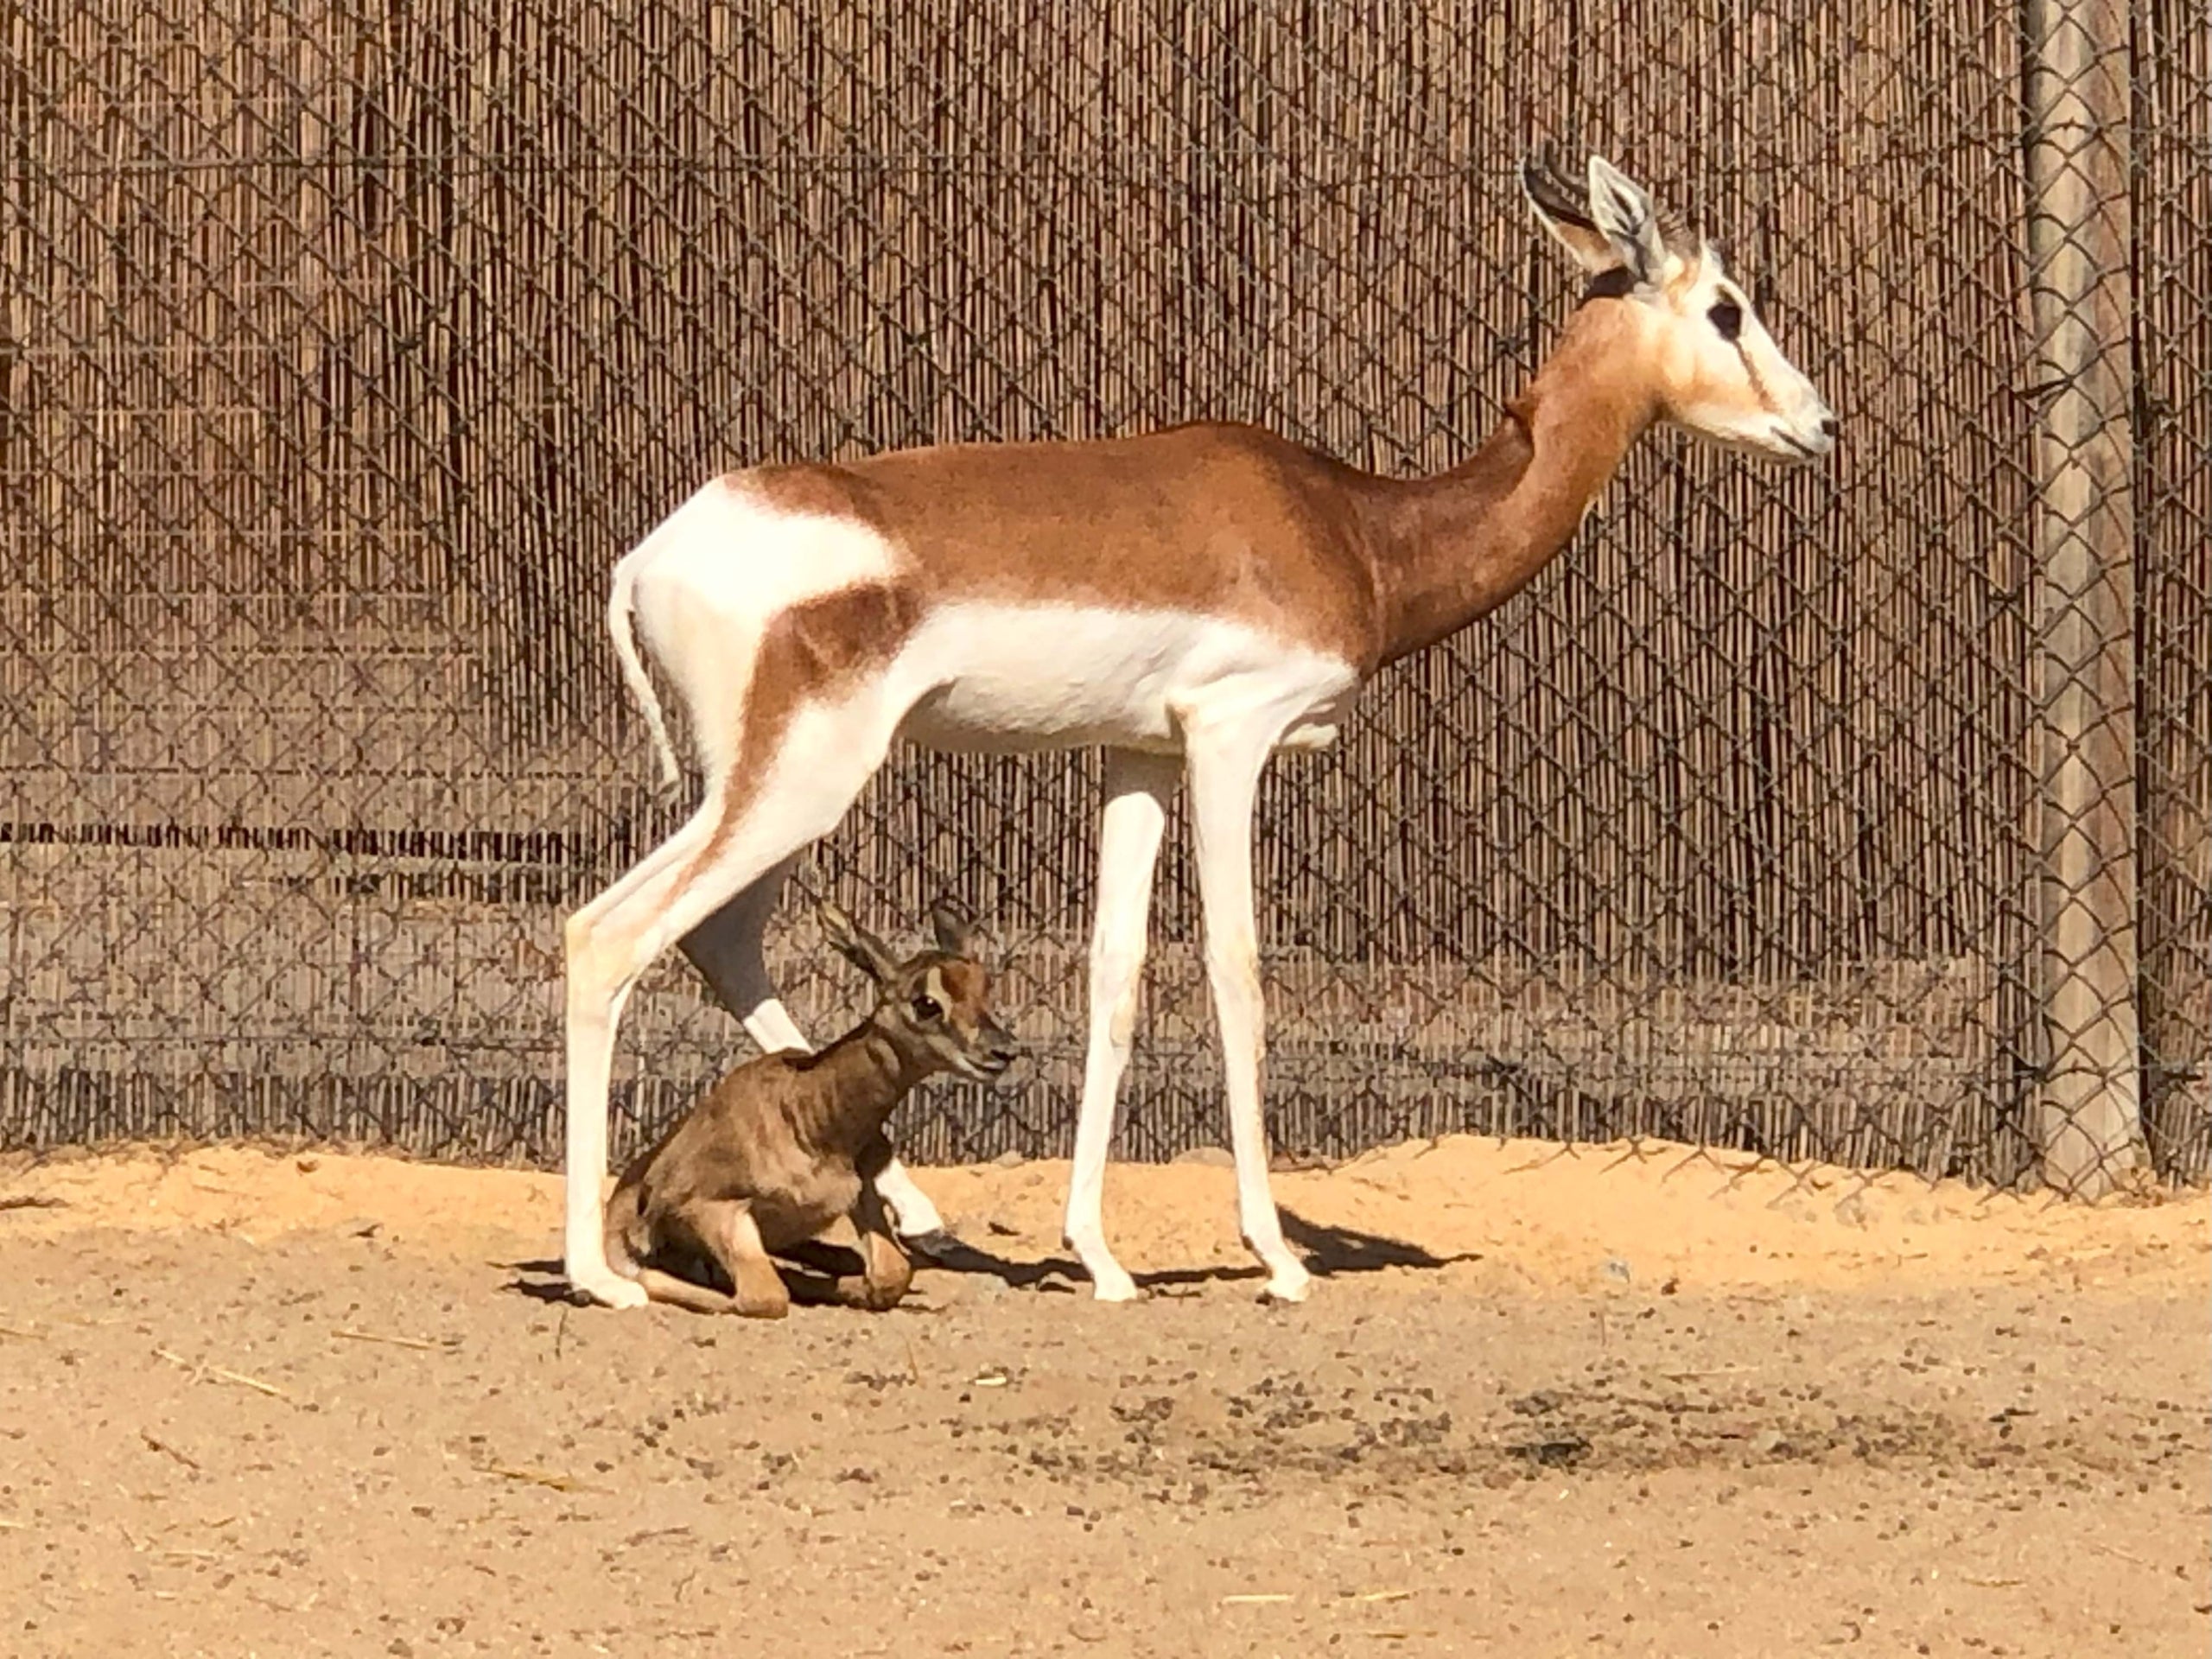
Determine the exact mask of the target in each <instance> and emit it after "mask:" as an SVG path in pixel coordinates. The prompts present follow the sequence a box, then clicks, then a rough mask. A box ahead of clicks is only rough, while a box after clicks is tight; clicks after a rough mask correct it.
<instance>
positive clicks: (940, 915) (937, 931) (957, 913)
mask: <svg viewBox="0 0 2212 1659" xmlns="http://www.w3.org/2000/svg"><path fill="white" fill-rule="evenodd" d="M930 931H931V934H932V935H934V936H935V938H936V939H937V948H938V950H942V951H944V953H945V954H946V955H947V956H950V957H968V958H969V960H970V961H973V960H975V959H976V951H977V950H978V948H979V947H980V946H981V945H982V942H983V931H982V929H981V928H980V927H977V926H976V921H975V918H973V917H971V916H970V915H969V913H968V911H967V907H966V906H963V905H962V904H961V903H960V901H959V900H958V899H938V901H937V903H935V904H934V905H931V906H930Z"/></svg>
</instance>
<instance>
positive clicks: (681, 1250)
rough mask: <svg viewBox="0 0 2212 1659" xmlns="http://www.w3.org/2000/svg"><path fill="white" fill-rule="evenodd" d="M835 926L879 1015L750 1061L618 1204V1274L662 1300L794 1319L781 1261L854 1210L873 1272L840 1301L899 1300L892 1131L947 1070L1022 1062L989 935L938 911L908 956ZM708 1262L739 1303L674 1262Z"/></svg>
mask: <svg viewBox="0 0 2212 1659" xmlns="http://www.w3.org/2000/svg"><path fill="white" fill-rule="evenodd" d="M931 921H932V924H933V925H934V929H935V933H936V939H937V948H936V949H935V950H924V951H922V952H921V953H919V954H918V955H917V956H914V957H909V958H908V959H907V960H906V961H905V962H900V961H899V960H898V959H897V958H896V957H893V955H892V954H891V953H890V952H889V951H888V950H886V949H884V947H883V944H882V943H881V942H880V940H878V939H876V938H874V937H873V936H871V935H869V934H868V933H866V932H863V931H861V929H859V928H857V927H855V926H854V925H853V924H852V922H851V920H850V919H849V918H847V917H846V915H845V914H844V912H842V911H839V910H836V909H835V908H834V907H832V906H823V925H824V927H825V930H826V931H827V933H828V936H829V943H830V944H831V945H832V946H833V947H834V948H835V949H836V950H837V951H839V952H840V953H841V954H842V955H843V956H844V957H847V958H848V959H849V960H850V961H851V962H852V963H854V964H855V966H857V967H858V968H860V969H861V971H862V972H864V973H866V974H867V975H868V977H869V978H870V979H872V980H874V982H875V987H876V1004H875V1007H874V1011H873V1012H872V1013H870V1014H869V1015H868V1018H867V1019H866V1020H863V1021H862V1022H861V1024H860V1025H858V1026H856V1027H854V1028H853V1029H852V1030H851V1031H849V1032H847V1033H845V1034H844V1035H843V1036H842V1037H840V1038H839V1039H837V1040H836V1042H834V1043H832V1044H830V1045H829V1047H827V1048H825V1049H823V1051H822V1052H820V1053H818V1054H809V1053H806V1052H795V1053H794V1052H782V1053H772V1054H763V1055H761V1056H760V1057H759V1058H755V1059H753V1060H751V1061H748V1062H747V1064H745V1065H741V1066H739V1067H738V1068H737V1069H736V1070H735V1071H732V1072H731V1073H730V1074H729V1075H728V1077H724V1078H723V1079H722V1080H721V1082H720V1083H718V1084H715V1087H714V1089H713V1090H711V1091H710V1092H709V1094H708V1096H706V1098H705V1099H704V1100H702V1101H701V1102H700V1103H699V1104H698V1105H697V1106H696V1107H694V1108H693V1109H691V1110H690V1112H689V1113H688V1114H686V1115H685V1116H684V1117H683V1120H682V1121H681V1122H678V1123H677V1125H676V1127H675V1128H672V1129H671V1130H670V1131H669V1132H668V1134H667V1135H664V1136H663V1137H662V1138H661V1140H660V1142H659V1143H658V1145H657V1146H655V1147H652V1150H651V1151H649V1152H646V1153H645V1154H642V1155H640V1156H639V1158H638V1159H637V1160H636V1161H635V1162H633V1163H632V1165H631V1166H630V1167H629V1169H628V1171H627V1172H626V1173H625V1174H624V1175H623V1177H622V1179H621V1181H620V1183H619V1184H618V1185H616V1187H615V1189H614V1196H613V1198H610V1199H609V1200H608V1201H607V1230H606V1240H607V1264H608V1266H609V1267H610V1268H613V1271H614V1272H616V1273H618V1274H621V1275H622V1276H623V1277H624V1279H625V1280H626V1281H628V1282H631V1283H633V1284H635V1285H636V1286H638V1287H639V1288H640V1289H641V1290H643V1291H644V1293H645V1294H646V1295H647V1296H648V1297H650V1298H651V1299H652V1300H654V1301H657V1302H674V1303H677V1304H678V1305H679V1306H684V1307H688V1308H691V1309H693V1310H694V1311H696V1312H698V1313H743V1314H746V1315H747V1316H748V1317H750V1318H753V1319H781V1318H782V1317H783V1315H784V1313H785V1312H786V1311H787V1310H788V1308H789V1307H790V1306H791V1296H790V1293H789V1291H788V1290H787V1289H786V1288H785V1285H784V1281H783V1275H782V1274H779V1273H778V1272H777V1270H776V1264H775V1263H774V1262H772V1261H770V1260H769V1255H768V1253H769V1252H770V1251H771V1250H779V1249H786V1248H788V1247H789V1246H791V1245H793V1244H798V1243H804V1242H805V1241H806V1240H808V1239H810V1238H813V1237H815V1236H817V1235H818V1234H820V1233H821V1231H822V1230H823V1229H824V1228H825V1227H827V1226H829V1224H830V1223H831V1222H833V1221H835V1220H836V1218H837V1217H839V1216H850V1217H852V1219H853V1224H854V1227H855V1229H856V1230H857V1231H858V1232H859V1234H860V1239H861V1262H862V1266H863V1271H862V1274H861V1277H860V1278H859V1279H857V1280H849V1279H846V1280H840V1281H838V1282H837V1297H838V1300H841V1301H846V1302H850V1303H852V1304H854V1305H855V1306H862V1307H871V1308H878V1309H880V1308H887V1307H892V1306H896V1305H897V1303H898V1300H899V1298H900V1297H901V1296H904V1295H905V1294H906V1287H907V1285H908V1283H909V1282H910V1281H912V1277H913V1273H912V1268H910V1267H909V1266H908V1264H907V1261H906V1252H905V1251H904V1250H902V1249H900V1248H899V1242H898V1240H897V1239H896V1238H895V1237H893V1235H892V1230H891V1224H890V1221H889V1219H888V1217H887V1216H886V1215H885V1213H884V1208H883V1201H882V1198H880V1196H879V1194H878V1193H877V1191H876V1188H875V1185H874V1183H875V1180H876V1178H877V1177H878V1176H880V1174H881V1173H882V1171H883V1168H884V1166H885V1165H887V1163H889V1162H890V1160H891V1143H890V1141H887V1140H886V1139H885V1138H884V1133H883V1125H884V1121H885V1120H886V1119H887V1118H888V1117H889V1116H891V1113H892V1111H893V1109H894V1108H895V1107H896V1106H897V1105H898V1104H899V1102H900V1101H902V1100H904V1099H905V1098H906V1096H907V1095H908V1093H909V1092H911V1091H912V1089H913V1087H914V1085H915V1084H918V1083H919V1082H920V1081H921V1080H922V1079H923V1078H925V1077H929V1076H931V1074H932V1073H934V1072H938V1071H957V1072H959V1073H960V1074H962V1075H963V1077H976V1078H979V1079H988V1078H992V1077H997V1076H998V1075H999V1074H1000V1073H1001V1072H1002V1071H1005V1070H1006V1069H1007V1066H1008V1065H1011V1064H1012V1063H1013V1061H1014V1057H1015V1053H1016V1049H1015V1046H1014V1039H1013V1038H1011V1037H1009V1036H1008V1035H1007V1033H1006V1032H1005V1031H1004V1030H1002V1029H1001V1027H1000V1026H999V1025H998V1023H997V1021H995V1020H993V1019H992V1018H991V1016H990V1014H989V1012H988V1009H987V1007H986V1006H985V996H986V993H987V991H988V976H987V975H986V974H985V973H984V971H983V969H982V966H981V964H979V963H977V962H976V959H975V950H974V945H975V939H974V934H973V931H972V930H970V929H969V927H968V926H967V925H965V924H964V923H963V922H962V921H961V920H960V919H959V918H957V917H956V916H955V915H954V914H952V913H951V912H950V911H948V910H946V909H945V908H944V907H943V906H939V907H938V909H937V910H936V911H934V912H931ZM702 1256H703V1257H706V1258H709V1259H710V1260H712V1261H714V1262H716V1263H717V1264H719V1265H720V1267H721V1270H722V1272H723V1273H724V1274H727V1275H728V1279H729V1282H730V1284H731V1286H732V1294H728V1295H725V1294H722V1293H721V1292H719V1291H715V1290H711V1289H709V1288H708V1287H706V1286H704V1285H701V1284H696V1283H695V1282H693V1281H691V1280H690V1279H686V1278H681V1277H678V1276H677V1274H673V1273H671V1272H668V1271H666V1270H665V1268H664V1267H662V1266H660V1265H658V1263H659V1262H664V1261H667V1262H672V1261H675V1260H677V1259H683V1260H688V1261H696V1260H697V1259H698V1258H700V1257H702Z"/></svg>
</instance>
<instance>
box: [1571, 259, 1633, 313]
mask: <svg viewBox="0 0 2212 1659" xmlns="http://www.w3.org/2000/svg"><path fill="white" fill-rule="evenodd" d="M1636 289H1637V280H1636V273H1635V272H1634V271H1632V270H1630V269H1629V268H1628V267H1627V266H1626V265H1615V266H1614V267H1613V268H1612V269H1611V270H1601V271H1599V273H1598V274H1597V275H1596V276H1595V277H1592V278H1591V279H1590V280H1589V282H1588V283H1586V284H1585V285H1584V287H1583V289H1582V303H1583V304H1585V305H1587V304H1589V302H1591V301H1592V300H1624V299H1626V298H1627V297H1628V296H1630V295H1631V294H1633V293H1635V292H1636Z"/></svg>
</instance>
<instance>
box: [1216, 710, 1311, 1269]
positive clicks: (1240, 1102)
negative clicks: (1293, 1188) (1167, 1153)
mask: <svg viewBox="0 0 2212 1659" xmlns="http://www.w3.org/2000/svg"><path fill="white" fill-rule="evenodd" d="M1280 733H1281V725H1280V723H1276V722H1269V723H1266V724H1264V725H1263V726H1262V725H1256V724H1255V723H1254V722H1251V721H1240V722H1238V723H1237V724H1236V726H1234V727H1230V728H1225V729H1213V730H1207V729H1204V728H1200V729H1195V730H1194V729H1192V728H1188V727H1186V728H1185V734H1184V741H1185V744H1186V745H1187V746H1188V748H1189V753H1190V774H1191V826H1192V842H1193V844H1194V846H1195V849H1196V851H1197V853H1198V900H1199V906H1200V908H1201V910H1202V911H1203V912H1204V913H1205V958H1206V976H1207V977H1208V978H1209V979H1210V980H1211V982H1212V984H1213V1001H1214V1014H1215V1018H1216V1020H1217V1023H1218V1024H1219V1026H1220V1029H1221V1060H1222V1076H1223V1081H1224V1084H1225V1085H1226V1093H1227V1095H1228V1096H1229V1143H1230V1150H1231V1151H1232V1152H1233V1153H1234V1154H1236V1217H1237V1222H1238V1224H1239V1226H1240V1228H1241V1230H1242V1231H1243V1235H1244V1245H1245V1248H1246V1249H1249V1250H1250V1251H1251V1252H1252V1254H1253V1255H1255V1256H1257V1257H1259V1259H1260V1265H1261V1266H1262V1267H1264V1268H1266V1269H1267V1270H1268V1282H1267V1289H1266V1294H1267V1295H1268V1298H1269V1299H1271V1300H1275V1301H1282V1302H1302V1301H1304V1300H1306V1296H1307V1294H1309V1293H1310V1291H1311V1290H1312V1288H1313V1281H1312V1278H1311V1276H1310V1275H1309V1274H1307V1273H1306V1266H1305V1264H1304V1263H1303V1262H1300V1261H1299V1259H1298V1258H1297V1257H1296V1256H1294V1255H1292V1254H1291V1253H1290V1247H1289V1246H1288V1245H1287V1244H1286V1243H1284V1242H1283V1236H1282V1219H1281V1217H1280V1216H1279V1215H1278V1214H1277V1213H1276V1211H1275V1201H1274V1192H1272V1191H1271V1190H1270V1188H1269V1186H1268V1126H1267V1121H1266V1119H1265V1117H1264V1116H1262V1107H1261V1098H1260V1061H1261V1056H1262V1052H1263V1051H1264V1047H1265V1035H1264V1030H1263V1020H1264V1017H1265V1010H1264V1007H1263V1006H1262V993H1261V988H1260V947H1259V931H1258V928H1257V925H1256V924H1255V918H1254V915H1253V906H1252V808H1253V803H1254V801H1255V798H1257V795H1258V792H1259V784H1260V772H1261V769H1262V767H1263V766H1266V764H1267V759H1268V753H1270V752H1271V751H1272V749H1273V748H1274V740H1275V739H1276V737H1277V736H1278V735H1280Z"/></svg>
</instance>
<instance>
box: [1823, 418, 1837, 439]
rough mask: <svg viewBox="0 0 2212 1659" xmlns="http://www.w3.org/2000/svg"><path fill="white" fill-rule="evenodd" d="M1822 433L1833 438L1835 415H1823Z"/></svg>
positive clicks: (1825, 436)
mask: <svg viewBox="0 0 2212 1659" xmlns="http://www.w3.org/2000/svg"><path fill="white" fill-rule="evenodd" d="M1821 436H1822V437H1824V438H1832V437H1834V436H1835V416H1833V415H1823V416H1821Z"/></svg>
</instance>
